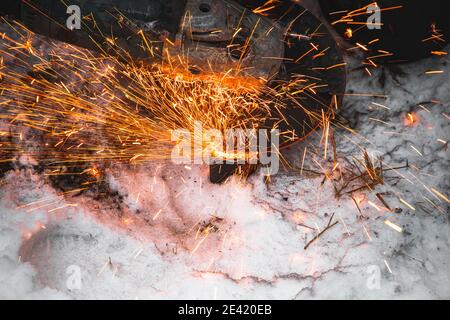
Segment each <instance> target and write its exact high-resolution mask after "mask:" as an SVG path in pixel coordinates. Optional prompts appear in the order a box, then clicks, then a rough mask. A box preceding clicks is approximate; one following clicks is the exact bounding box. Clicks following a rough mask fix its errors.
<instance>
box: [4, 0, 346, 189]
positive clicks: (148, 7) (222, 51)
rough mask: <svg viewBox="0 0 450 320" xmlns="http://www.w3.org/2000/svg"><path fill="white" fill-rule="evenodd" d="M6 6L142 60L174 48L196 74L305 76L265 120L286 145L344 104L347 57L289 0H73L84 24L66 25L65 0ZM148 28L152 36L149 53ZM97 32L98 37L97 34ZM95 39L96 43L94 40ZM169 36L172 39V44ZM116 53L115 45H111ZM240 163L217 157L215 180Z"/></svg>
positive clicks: (57, 34) (33, 24)
mask: <svg viewBox="0 0 450 320" xmlns="http://www.w3.org/2000/svg"><path fill="white" fill-rule="evenodd" d="M7 2H8V5H7V6H3V8H2V9H0V14H2V15H6V16H9V17H10V18H14V19H17V20H20V21H21V22H22V23H23V24H24V25H25V26H26V27H27V28H29V29H30V30H32V31H33V32H36V33H39V34H42V35H45V36H48V37H50V38H53V39H57V40H61V41H64V42H67V43H71V44H75V45H78V46H81V47H85V48H88V49H93V50H99V46H98V44H100V45H102V44H105V46H102V50H105V51H107V50H108V45H106V43H105V37H104V35H105V34H114V36H115V38H116V41H117V42H118V45H119V46H120V47H121V48H124V49H125V50H126V51H128V52H129V54H130V55H131V56H132V57H133V59H136V60H148V61H149V62H150V63H163V64H164V63H165V62H166V61H165V59H166V56H167V55H164V52H166V51H168V52H169V53H170V55H177V54H178V55H181V56H183V57H185V58H186V59H187V61H188V63H187V66H186V68H187V70H184V71H186V72H188V73H190V74H192V75H193V76H195V77H209V76H215V75H217V74H222V73H224V72H228V71H229V70H238V72H237V73H236V74H235V75H234V76H236V77H237V78H240V77H241V78H244V79H254V80H255V81H260V80H261V81H262V82H263V83H264V85H266V86H268V87H269V88H280V86H282V85H283V84H287V83H290V82H292V81H295V80H298V79H299V78H301V79H303V80H302V81H304V82H305V87H306V86H307V85H308V84H313V85H314V86H313V88H314V89H313V90H304V94H301V95H297V96H295V99H293V98H292V96H288V95H282V94H281V95H279V96H278V97H277V99H278V100H277V103H280V102H281V103H282V104H283V105H284V106H285V107H284V108H283V109H282V110H281V115H280V116H278V117H274V118H273V119H268V120H266V122H265V123H264V124H263V127H266V128H272V127H274V126H276V127H277V128H278V129H279V131H280V132H289V133H290V134H289V135H283V136H280V143H281V148H283V147H286V146H288V145H290V144H292V143H294V142H296V141H299V140H302V139H304V138H305V137H307V136H308V135H309V134H310V133H311V132H312V131H313V130H315V129H316V128H317V126H318V125H319V124H320V119H318V118H317V117H315V116H312V114H322V113H325V114H326V113H327V112H329V111H330V110H331V109H333V108H337V106H338V105H340V104H341V100H342V97H343V94H344V92H345V86H346V71H345V67H344V65H345V64H344V61H343V58H342V55H341V52H340V49H339V48H338V46H337V44H336V42H335V41H334V39H333V37H332V36H331V35H330V33H329V32H328V30H327V29H326V27H325V26H324V25H322V23H321V22H320V21H319V20H318V19H317V18H316V17H315V16H314V15H312V14H311V13H310V12H309V11H307V10H306V9H305V8H303V7H302V6H300V5H298V4H295V3H293V2H291V1H266V0H263V1H261V0H255V1H245V0H236V1H232V0H209V1H206V0H96V1H91V0H72V1H70V5H71V6H73V5H75V6H78V7H79V8H80V11H81V17H80V18H81V19H82V27H81V29H79V30H74V29H72V28H69V27H68V26H67V23H66V22H67V18H68V12H69V11H68V7H67V6H68V5H67V4H64V2H63V1H60V0H8V1H7ZM137 28H138V29H139V30H142V32H144V33H145V34H147V35H148V38H149V39H152V48H154V50H153V54H152V55H151V56H149V54H148V51H146V50H145V48H144V46H143V43H142V38H139V37H136V36H135V33H133V31H132V30H136V29H137ZM92 40H94V41H92ZM95 43H96V44H95ZM168 43H170V45H168ZM111 54H114V52H111ZM238 168H239V165H237V164H226V165H212V166H211V167H210V180H211V181H212V182H217V183H218V182H222V181H224V180H225V179H226V178H227V177H229V176H230V175H232V174H233V173H234V172H235V171H236V170H237V169H238Z"/></svg>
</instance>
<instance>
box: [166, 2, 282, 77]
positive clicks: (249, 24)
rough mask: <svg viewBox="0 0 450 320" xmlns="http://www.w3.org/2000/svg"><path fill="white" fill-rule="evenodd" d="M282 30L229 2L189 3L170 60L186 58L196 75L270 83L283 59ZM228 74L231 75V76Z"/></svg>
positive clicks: (266, 19) (171, 50) (265, 19)
mask: <svg viewBox="0 0 450 320" xmlns="http://www.w3.org/2000/svg"><path fill="white" fill-rule="evenodd" d="M283 33H284V29H283V28H282V27H281V26H278V25H277V24H274V23H273V21H272V20H270V19H268V18H265V17H262V16H259V15H255V14H253V13H252V12H250V11H249V10H247V9H245V8H244V7H242V6H240V5H238V4H236V3H235V2H232V1H222V0H211V1H204V0H188V1H187V4H186V10H185V16H184V18H183V19H182V21H181V25H180V32H179V33H178V34H177V36H176V39H177V41H176V45H175V46H167V48H168V49H169V50H170V53H171V55H172V56H174V55H177V54H180V53H181V55H182V56H183V57H187V58H188V60H189V63H190V64H191V65H193V66H195V67H196V71H197V72H198V73H225V72H228V73H229V74H230V75H232V76H237V77H253V78H261V79H265V80H267V79H269V78H271V77H273V76H274V75H275V74H276V73H278V71H279V68H280V66H281V61H282V57H283V55H284V44H283V41H282V39H283ZM230 70H231V73H230Z"/></svg>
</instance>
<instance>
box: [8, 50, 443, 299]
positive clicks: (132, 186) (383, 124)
mask: <svg viewBox="0 0 450 320" xmlns="http://www.w3.org/2000/svg"><path fill="white" fill-rule="evenodd" d="M448 49H450V48H447V51H448ZM347 60H348V73H349V74H348V88H347V93H348V94H349V95H347V96H346V97H345V103H344V105H343V106H342V107H341V115H342V116H343V117H344V118H345V119H347V120H348V121H349V123H350V126H351V128H353V129H354V130H355V131H356V134H352V133H350V132H348V131H346V130H344V129H335V138H336V144H337V153H338V157H339V166H340V168H341V169H342V170H344V168H348V169H349V170H356V169H355V168H354V167H352V166H351V165H350V163H349V162H348V161H346V160H345V159H347V160H351V159H352V157H357V158H362V154H363V150H364V149H367V151H368V153H369V154H370V155H371V156H381V157H382V158H383V168H385V169H389V168H397V167H402V166H404V165H405V163H406V161H408V163H409V167H408V168H402V169H395V170H391V171H386V173H385V184H383V185H378V186H376V187H375V189H374V190H373V191H371V192H369V191H367V190H366V191H360V192H356V193H355V194H354V199H352V198H351V197H350V196H346V195H344V196H342V197H341V198H339V199H336V197H335V190H334V187H333V183H332V181H330V180H324V176H323V175H320V174H314V173H312V172H310V171H309V170H313V171H318V172H321V171H322V170H321V169H320V167H319V166H318V164H320V165H321V166H322V167H325V168H328V169H329V168H330V167H332V166H333V161H332V152H331V151H330V152H329V157H328V158H329V159H328V160H327V161H325V160H323V157H322V154H318V155H317V156H314V155H313V152H314V148H317V151H318V152H323V146H319V144H320V136H321V132H317V134H316V135H314V136H312V137H311V139H308V141H306V142H302V143H299V144H296V145H295V146H293V147H291V148H290V150H289V151H288V152H287V157H288V158H289V159H291V161H292V162H293V163H294V164H296V165H297V167H298V168H297V169H285V170H283V171H282V172H280V173H279V174H278V175H277V176H275V177H273V179H272V181H271V182H270V183H269V184H266V183H265V182H264V179H263V177H262V176H261V175H260V174H259V173H256V174H255V175H253V176H252V177H250V179H249V180H248V181H240V180H239V179H238V178H233V179H231V180H230V181H228V182H227V183H226V184H223V185H212V184H210V183H209V182H208V176H207V167H202V166H196V167H195V166H194V167H193V168H192V169H189V168H185V167H183V166H175V165H173V164H170V163H151V164H147V165H139V166H131V165H130V166H123V165H120V166H119V165H117V166H115V167H111V168H109V169H108V170H107V172H105V173H104V179H105V181H106V183H105V186H106V188H107V190H108V192H107V194H106V195H104V196H98V195H96V194H95V193H94V192H87V193H83V194H81V195H77V196H70V195H66V196H63V195H62V194H61V191H60V190H57V189H56V188H54V187H53V186H52V185H51V184H50V183H49V182H48V178H47V177H45V176H44V175H43V174H42V173H39V171H38V170H36V168H35V166H33V165H32V163H30V162H29V161H26V160H23V161H22V163H23V165H22V166H21V167H20V168H16V169H15V170H10V171H8V172H7V173H6V174H5V176H4V177H3V178H2V180H1V187H0V298H3V299H5V298H6V299H11V298H17V299H98V298H112V299H124V298H127V299H331V298H345V299H364V298H385V299H405V298H425V299H450V265H449V264H450V224H449V211H448V209H449V206H448V202H447V201H446V200H445V196H447V197H448V196H449V185H450V175H449V170H448V167H449V162H450V158H449V156H448V145H447V143H445V142H446V141H448V139H449V136H450V131H449V126H448V121H449V118H448V115H449V102H450V90H449V88H450V86H449V83H450V81H449V80H450V79H449V74H450V67H449V64H448V62H447V60H446V59H445V58H439V57H434V58H429V59H426V60H423V61H420V62H418V63H413V64H409V65H401V66H395V67H389V68H386V67H381V68H379V69H376V70H374V72H373V75H372V76H371V77H369V76H368V75H367V74H366V73H365V72H364V70H360V69H358V68H357V66H358V65H359V61H358V59H357V58H355V57H347ZM436 69H439V70H444V73H443V74H434V75H427V74H425V71H428V70H436ZM361 94H363V95H361ZM374 94H376V95H378V96H376V97H374ZM411 112H413V113H414V114H415V115H416V116H417V119H419V120H418V121H417V122H416V123H413V124H411V125H408V124H407V123H406V124H405V121H407V120H405V117H406V114H407V113H411ZM305 147H307V156H306V157H305V163H304V164H303V169H304V170H303V171H302V170H301V169H300V168H299V167H300V166H301V162H302V161H301V160H302V157H303V154H304V150H305ZM337 172H338V170H336V171H335V172H334V173H333V175H337ZM335 182H336V183H338V182H339V181H335ZM376 193H380V194H383V199H384V200H385V202H386V203H387V205H388V206H389V207H390V208H391V209H392V210H387V209H386V208H385V204H383V203H382V202H381V201H380V199H379V198H377V197H376ZM438 193H441V194H442V196H441V195H439V194H438ZM355 201H356V202H357V203H358V205H359V209H360V210H361V211H359V210H358V207H357V205H356V204H355ZM331 218H332V223H334V222H338V223H337V224H336V225H334V226H333V227H332V228H330V229H328V230H326V231H325V232H323V234H322V235H321V236H320V237H319V238H318V239H317V240H316V241H314V242H312V243H311V244H310V245H309V247H307V249H305V248H304V247H305V246H306V245H307V244H308V242H309V241H310V240H311V239H313V238H314V237H315V236H316V235H317V234H318V232H320V231H323V230H324V228H325V226H326V225H327V224H328V222H329V221H330V219H331ZM389 223H391V224H390V225H389ZM205 230H208V232H205ZM319 230H320V231H319Z"/></svg>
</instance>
